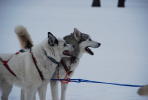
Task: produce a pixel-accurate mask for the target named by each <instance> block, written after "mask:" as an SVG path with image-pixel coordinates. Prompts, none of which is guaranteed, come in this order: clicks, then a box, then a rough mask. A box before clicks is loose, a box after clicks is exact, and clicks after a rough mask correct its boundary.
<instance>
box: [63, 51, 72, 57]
mask: <svg viewBox="0 0 148 100" xmlns="http://www.w3.org/2000/svg"><path fill="white" fill-rule="evenodd" d="M63 54H64V55H66V56H71V54H70V52H69V51H68V50H65V51H64V52H63Z"/></svg>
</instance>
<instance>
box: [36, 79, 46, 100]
mask: <svg viewBox="0 0 148 100" xmlns="http://www.w3.org/2000/svg"><path fill="white" fill-rule="evenodd" d="M47 84H48V83H47V82H45V83H43V84H42V85H41V86H40V87H39V88H38V93H39V98H40V100H46V91H47Z"/></svg>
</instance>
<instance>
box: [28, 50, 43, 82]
mask: <svg viewBox="0 0 148 100" xmlns="http://www.w3.org/2000/svg"><path fill="white" fill-rule="evenodd" d="M30 54H31V57H32V60H33V62H34V65H35V67H36V69H37V71H38V73H39V75H40V78H41V80H42V81H43V80H44V76H43V74H42V72H41V71H40V69H39V67H38V65H37V60H36V58H35V57H34V55H33V52H32V49H30Z"/></svg>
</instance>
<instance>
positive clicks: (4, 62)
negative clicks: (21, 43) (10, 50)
mask: <svg viewBox="0 0 148 100" xmlns="http://www.w3.org/2000/svg"><path fill="white" fill-rule="evenodd" d="M19 53H20V52H16V53H15V55H17V54H19ZM11 58H12V57H11ZM11 58H9V59H8V60H3V59H2V58H0V61H1V62H2V63H3V65H4V66H5V68H6V69H7V70H8V71H9V72H10V73H11V74H12V75H13V76H15V77H17V76H16V74H15V73H14V72H13V70H12V69H11V68H10V67H9V64H8V62H9V60H10V59H11Z"/></svg>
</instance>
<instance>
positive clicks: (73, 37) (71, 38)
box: [50, 28, 101, 100]
mask: <svg viewBox="0 0 148 100" xmlns="http://www.w3.org/2000/svg"><path fill="white" fill-rule="evenodd" d="M64 40H65V41H66V42H67V43H68V44H71V45H73V47H74V52H73V55H75V57H74V58H73V59H71V58H66V57H63V58H62V61H63V62H64V64H63V63H61V64H60V67H57V70H56V72H55V73H54V75H53V77H52V78H54V79H57V78H60V79H64V78H65V79H67V78H70V77H71V76H72V74H73V73H74V70H75V68H76V67H77V66H78V64H79V61H80V58H81V56H82V55H83V54H84V53H85V52H86V53H88V54H90V55H94V53H93V52H92V51H91V49H90V47H91V48H98V47H99V46H100V45H101V44H100V43H98V42H96V41H93V40H92V39H91V38H90V36H89V35H88V34H85V33H82V32H80V31H79V30H78V29H76V28H74V32H73V33H71V34H70V35H67V36H65V37H64ZM66 66H67V68H64V67H66ZM66 69H67V70H66ZM50 83H51V92H52V97H53V98H52V100H59V97H58V81H54V80H51V82H50ZM67 85H68V84H65V83H64V82H61V99H60V100H65V97H66V89H67Z"/></svg>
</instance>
